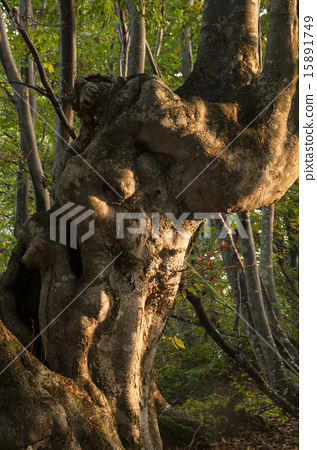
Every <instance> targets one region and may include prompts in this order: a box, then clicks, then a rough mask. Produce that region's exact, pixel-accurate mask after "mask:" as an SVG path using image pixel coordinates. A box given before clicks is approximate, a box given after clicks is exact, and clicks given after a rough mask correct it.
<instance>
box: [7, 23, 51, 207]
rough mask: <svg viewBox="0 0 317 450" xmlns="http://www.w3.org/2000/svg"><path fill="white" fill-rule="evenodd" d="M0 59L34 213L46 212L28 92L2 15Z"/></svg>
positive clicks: (42, 178)
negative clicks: (11, 97) (13, 107)
mask: <svg viewBox="0 0 317 450" xmlns="http://www.w3.org/2000/svg"><path fill="white" fill-rule="evenodd" d="M0 58H1V62H2V65H3V67H4V70H5V72H6V75H7V79H8V80H9V82H10V84H11V88H12V90H13V92H14V98H15V104H16V108H17V111H18V116H19V123H20V130H21V133H22V135H23V141H24V143H25V149H27V150H26V151H25V153H24V155H23V156H24V158H25V159H26V161H27V164H28V168H29V172H30V176H31V180H32V185H33V190H34V197H35V209H36V211H46V210H47V209H49V207H50V198H49V193H48V190H47V189H46V188H45V187H44V186H43V184H42V180H44V173H43V169H42V164H41V161H40V157H39V153H38V148H37V142H36V138H35V133H34V126H33V119H32V115H31V111H30V106H29V92H28V89H27V87H25V86H23V80H22V78H21V76H20V74H19V72H18V69H17V66H16V63H15V61H14V59H13V56H12V52H11V48H10V44H9V41H8V37H7V33H6V29H5V25H4V20H3V16H2V15H1V16H0ZM22 150H23V149H22Z"/></svg>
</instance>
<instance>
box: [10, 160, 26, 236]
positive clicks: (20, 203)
mask: <svg viewBox="0 0 317 450" xmlns="http://www.w3.org/2000/svg"><path fill="white" fill-rule="evenodd" d="M16 180H17V181H16V183H17V185H16V192H15V213H14V229H13V234H14V236H15V237H17V235H18V231H19V228H20V227H21V226H22V225H23V224H24V222H25V221H26V220H27V218H28V210H29V188H30V181H29V174H28V172H27V170H25V167H24V164H23V160H22V159H21V157H19V160H18V170H17V178H16Z"/></svg>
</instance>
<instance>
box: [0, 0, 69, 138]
mask: <svg viewBox="0 0 317 450" xmlns="http://www.w3.org/2000/svg"><path fill="white" fill-rule="evenodd" d="M1 3H2V4H3V6H4V7H5V9H6V11H7V12H8V14H9V17H10V18H11V19H12V20H13V21H14V23H15V25H16V27H17V30H18V31H19V33H20V34H21V36H22V37H23V39H24V41H25V43H26V45H27V46H28V48H29V50H30V52H31V54H32V56H33V58H34V61H35V64H36V65H37V68H38V71H39V75H40V78H41V82H42V84H43V86H44V88H45V89H46V91H47V97H48V98H49V99H50V101H51V103H52V105H53V106H54V109H55V111H56V113H57V115H58V117H59V118H60V120H61V122H62V123H63V125H64V127H65V129H66V130H67V133H68V134H69V135H70V136H71V137H72V138H73V139H75V138H76V137H77V135H76V133H75V130H74V129H73V128H72V127H71V126H70V125H69V123H68V121H67V119H66V117H65V114H64V112H63V110H62V107H61V104H60V102H59V101H58V99H57V97H56V94H55V92H54V90H53V88H52V86H51V84H50V82H49V81H48V79H47V76H46V71H45V67H44V65H43V63H42V61H41V58H40V55H39V53H38V51H37V49H36V47H35V45H34V43H33V41H32V39H31V37H30V35H29V33H28V31H27V30H26V29H25V27H24V26H23V24H22V23H21V21H20V20H19V17H18V14H17V11H16V10H15V9H14V8H12V7H11V6H10V5H9V3H8V2H7V1H6V0H1Z"/></svg>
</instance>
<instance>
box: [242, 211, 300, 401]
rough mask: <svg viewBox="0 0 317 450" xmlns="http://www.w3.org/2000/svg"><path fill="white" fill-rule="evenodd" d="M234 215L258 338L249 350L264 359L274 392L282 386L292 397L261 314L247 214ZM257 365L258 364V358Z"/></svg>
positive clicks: (289, 385)
mask: <svg viewBox="0 0 317 450" xmlns="http://www.w3.org/2000/svg"><path fill="white" fill-rule="evenodd" d="M238 216H239V218H240V220H241V223H242V225H243V228H244V230H245V232H246V235H247V236H246V237H242V236H240V242H241V251H242V254H243V262H244V270H245V280H246V286H247V291H248V305H249V308H250V312H251V315H252V318H253V323H254V328H255V330H256V331H257V332H258V333H259V335H260V336H261V339H259V340H258V344H259V347H258V348H254V349H253V350H254V353H255V356H256V357H257V355H258V353H260V354H261V359H262V358H263V359H264V362H265V366H264V367H263V366H261V369H262V370H264V371H265V373H266V377H267V378H268V380H269V384H270V385H271V386H272V387H273V389H275V390H277V391H278V392H284V390H285V389H288V390H289V394H290V395H291V397H292V396H293V395H294V393H296V392H294V391H296V387H295V385H294V383H293V382H292V381H291V380H290V378H289V376H288V374H287V372H286V369H285V367H284V364H283V361H282V359H281V357H280V356H279V352H278V349H277V347H276V345H275V342H274V338H273V336H272V333H271V329H270V325H269V323H268V320H267V316H266V313H265V308H264V302H263V297H262V289H261V283H260V277H259V273H258V269H257V259H256V253H255V247H254V241H253V235H252V229H251V222H250V216H249V213H239V214H238ZM259 364H261V360H259ZM292 385H293V386H292Z"/></svg>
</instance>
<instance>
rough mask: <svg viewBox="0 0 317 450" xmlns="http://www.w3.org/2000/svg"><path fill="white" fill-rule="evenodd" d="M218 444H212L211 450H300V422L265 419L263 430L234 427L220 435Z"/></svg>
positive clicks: (248, 425)
mask: <svg viewBox="0 0 317 450" xmlns="http://www.w3.org/2000/svg"><path fill="white" fill-rule="evenodd" d="M220 434H221V436H219V439H217V442H214V443H211V444H210V447H209V448H210V449H219V450H231V449H232V450H233V449H241V450H251V449H252V450H253V449H259V450H273V449H274V450H284V449H285V450H296V449H298V448H299V447H298V420H297V419H294V418H287V419H285V420H284V421H282V422H281V421H280V420H277V419H276V418H271V419H265V420H264V421H263V423H262V426H261V429H259V428H258V427H253V426H252V424H247V423H246V424H245V426H243V425H242V426H241V425H240V426H236V427H235V426H232V428H231V430H230V431H229V430H228V429H227V430H224V432H222V433H220Z"/></svg>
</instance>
